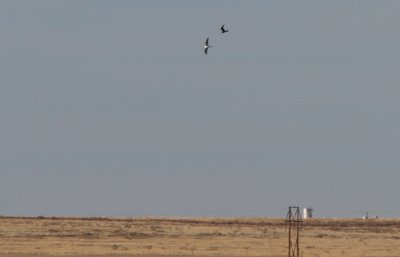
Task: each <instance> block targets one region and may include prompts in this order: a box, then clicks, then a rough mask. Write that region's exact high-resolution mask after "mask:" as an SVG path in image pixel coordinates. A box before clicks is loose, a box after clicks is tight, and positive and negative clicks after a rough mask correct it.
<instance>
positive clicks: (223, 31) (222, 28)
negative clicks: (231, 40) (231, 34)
mask: <svg viewBox="0 0 400 257" xmlns="http://www.w3.org/2000/svg"><path fill="white" fill-rule="evenodd" d="M224 26H225V24H224V25H222V27H221V33H226V32H228V31H229V30H228V29H225V28H224Z"/></svg>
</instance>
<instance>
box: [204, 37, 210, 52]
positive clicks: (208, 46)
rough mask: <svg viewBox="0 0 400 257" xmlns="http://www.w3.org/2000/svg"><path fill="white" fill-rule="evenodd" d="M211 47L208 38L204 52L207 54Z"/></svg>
mask: <svg viewBox="0 0 400 257" xmlns="http://www.w3.org/2000/svg"><path fill="white" fill-rule="evenodd" d="M210 47H211V46H210V45H209V44H208V38H207V40H206V43H205V45H204V53H206V54H207V51H208V48H210Z"/></svg>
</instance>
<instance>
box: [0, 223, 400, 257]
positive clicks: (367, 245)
mask: <svg viewBox="0 0 400 257" xmlns="http://www.w3.org/2000/svg"><path fill="white" fill-rule="evenodd" d="M287 245H288V230H287V229H285V222H284V219H272V218H63V217H49V218H47V217H35V218H29V217H0V256H23V257H29V256H91V257H95V256H114V257H117V256H120V257H123V256H135V257H138V256H142V257H159V256H160V257H161V256H166V257H168V256H170V257H181V256H182V257H183V256H207V257H217V256H229V257H242V256H275V257H280V256H287V255H288V250H287ZM300 252H301V256H304V257H306V256H310V257H313V256H321V257H324V256H400V219H369V220H362V219H308V220H305V221H304V222H303V228H302V230H301V231H300Z"/></svg>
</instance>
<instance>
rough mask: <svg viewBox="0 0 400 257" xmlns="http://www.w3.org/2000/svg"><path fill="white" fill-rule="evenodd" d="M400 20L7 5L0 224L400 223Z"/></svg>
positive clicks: (332, 9) (386, 12) (343, 8)
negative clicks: (108, 220)
mask: <svg viewBox="0 0 400 257" xmlns="http://www.w3.org/2000/svg"><path fill="white" fill-rule="evenodd" d="M398 10H400V2H399V1H369V0H365V1H364V0H363V1H361V0H360V1H344V0H343V1H315V0H304V1H280V0H279V1H278V0H276V1H231V0H229V1H228V0H226V1H223V0H221V1H208V0H207V1H184V0H181V1H178V0H171V1H162V0H159V1H155V0H151V1H147V0H143V1H128V0H126V1H123V0H118V1H110V0H108V1H106V0H96V1H94V0H86V1H66V0H62V1H50V0H48V1H44V0H38V1H29V0H25V1H21V0H16V1H1V2H0V35H1V37H0V81H1V83H0V178H1V179H0V203H1V205H0V215H7V216H8V215H16V216H35V215H45V216H263V217H264V216H267V217H285V216H286V212H287V208H288V207H289V206H290V205H295V206H300V207H312V208H313V209H314V215H315V216H319V217H361V216H363V215H365V212H367V211H368V212H369V214H370V215H379V216H383V217H400V206H398V205H396V203H398V195H399V193H400V189H399V187H398V181H400V158H399V153H400V101H399V97H400V72H399V71H400V32H399V30H398V24H400V16H399V15H398ZM222 24H225V28H226V29H229V32H228V33H226V34H222V33H220V31H219V28H220V27H221V26H222ZM207 37H209V38H210V44H211V45H212V47H211V48H210V49H209V51H208V54H207V55H205V54H204V52H203V45H204V41H205V39H206V38H207Z"/></svg>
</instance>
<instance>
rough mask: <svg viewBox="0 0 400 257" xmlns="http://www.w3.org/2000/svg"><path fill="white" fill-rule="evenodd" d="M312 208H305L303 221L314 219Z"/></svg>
mask: <svg viewBox="0 0 400 257" xmlns="http://www.w3.org/2000/svg"><path fill="white" fill-rule="evenodd" d="M312 212H313V209H312V208H304V209H303V219H309V218H312Z"/></svg>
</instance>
